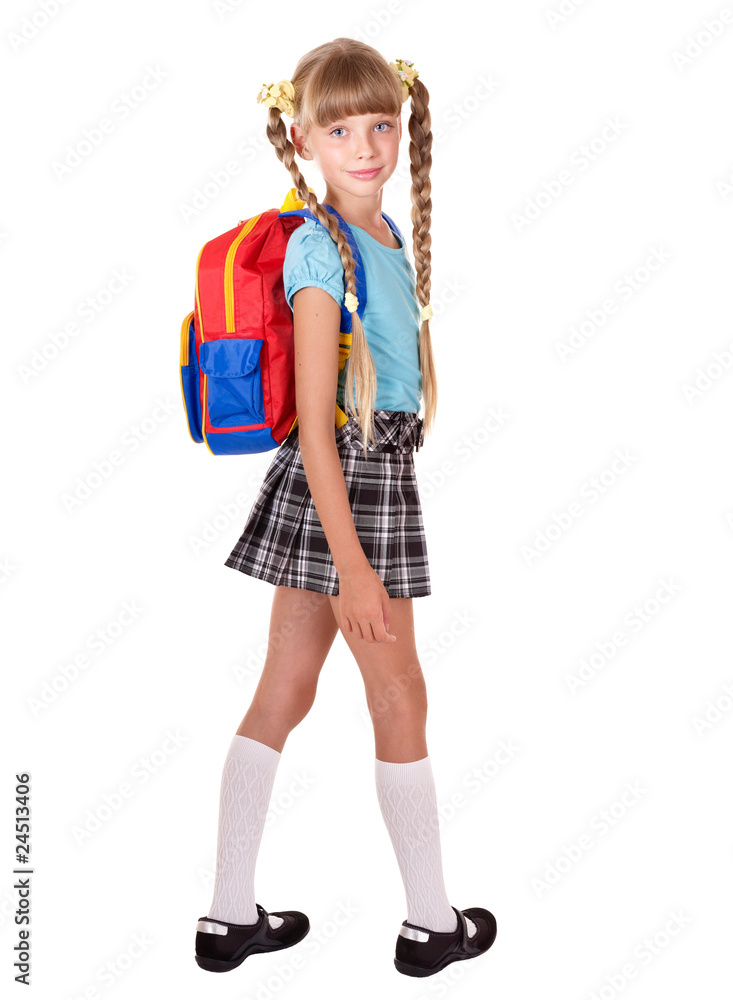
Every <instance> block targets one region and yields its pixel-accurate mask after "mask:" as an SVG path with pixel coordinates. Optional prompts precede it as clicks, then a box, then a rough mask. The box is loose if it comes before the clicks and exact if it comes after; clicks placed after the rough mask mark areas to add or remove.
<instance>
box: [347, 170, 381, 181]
mask: <svg viewBox="0 0 733 1000" xmlns="http://www.w3.org/2000/svg"><path fill="white" fill-rule="evenodd" d="M381 169H382V168H381V167H375V168H374V169H373V170H347V171H346V173H347V174H348V175H349V177H356V179H357V180H359V181H370V180H371V179H372V178H373V177H376V176H377V174H378V173H379V171H380V170H381Z"/></svg>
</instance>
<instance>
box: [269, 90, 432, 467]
mask: <svg viewBox="0 0 733 1000" xmlns="http://www.w3.org/2000/svg"><path fill="white" fill-rule="evenodd" d="M428 121H429V119H428ZM267 138H268V139H269V140H270V142H271V143H272V145H273V146H274V147H275V152H276V154H277V157H278V159H279V160H280V162H281V163H282V164H283V166H284V167H285V168H286V169H287V170H289V171H290V176H291V177H292V179H293V184H294V185H295V190H296V192H297V194H298V197H299V198H300V200H301V201H304V202H305V203H306V205H307V206H308V209H309V210H310V211H311V212H312V213H313V215H315V217H316V218H317V219H318V221H319V222H322V223H323V225H324V226H325V227H326V228H327V229H328V232H329V233H330V235H331V238H332V240H333V241H334V243H335V244H336V247H337V249H338V252H339V256H340V257H341V263H342V265H343V268H344V280H345V282H346V291H347V292H351V294H352V295H356V276H355V271H356V265H355V264H354V257H353V254H352V253H351V247H350V246H349V241H348V240H347V239H346V235H345V234H344V232H343V230H342V229H341V227H340V226H339V224H338V220H337V219H336V217H335V216H334V215H331V213H330V212H327V211H326V209H325V208H324V207H323V205H321V204H320V202H319V201H318V198H317V197H316V196H315V194H314V193H313V192H312V191H310V190H309V188H308V185H307V184H306V182H305V178H304V177H303V175H302V173H301V172H300V169H299V167H298V164H297V162H296V159H295V152H296V151H295V146H294V145H293V144H292V142H291V141H290V140H289V139H288V130H287V128H286V126H285V122H284V121H283V120H282V114H281V113H280V111H279V109H278V108H275V107H273V108H270V109H269V120H268V123H267ZM428 183H429V182H428ZM428 191H429V186H428ZM428 246H429V243H428ZM428 259H429V257H428ZM428 273H429V272H428ZM428 288H429V284H428ZM355 384H356V385H355ZM354 388H356V411H354V409H353V406H352V402H353V401H354V395H355V393H354ZM376 395H377V373H376V369H375V367H374V360H373V358H372V355H371V351H370V350H369V345H368V344H367V340H366V336H365V334H364V327H363V326H362V323H361V319H360V317H359V315H358V313H356V312H353V313H351V349H350V351H349V357H348V360H347V362H346V385H345V392H344V397H345V406H346V409H347V412H348V411H349V410H350V411H351V412H352V413H354V415H355V416H356V419H357V422H358V424H359V426H360V428H361V431H362V437H363V439H364V456H365V457H366V455H367V444H368V443H369V442H373V441H374V420H373V410H374V402H375V399H376Z"/></svg>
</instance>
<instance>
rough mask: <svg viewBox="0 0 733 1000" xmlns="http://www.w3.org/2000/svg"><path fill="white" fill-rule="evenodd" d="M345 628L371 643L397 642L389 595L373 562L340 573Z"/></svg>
mask: <svg viewBox="0 0 733 1000" xmlns="http://www.w3.org/2000/svg"><path fill="white" fill-rule="evenodd" d="M339 614H340V615H341V627H342V628H343V630H344V631H345V632H353V633H355V634H356V635H357V636H359V637H361V638H362V639H365V640H366V641H367V642H395V641H396V639H397V636H396V635H391V634H390V631H389V618H390V612H389V594H388V593H387V590H386V588H385V586H384V584H383V583H382V580H381V578H380V576H379V574H378V573H377V572H376V570H374V569H373V568H372V567H371V566H370V565H369V563H366V565H365V566H363V567H360V568H359V569H356V570H350V571H348V572H344V573H339Z"/></svg>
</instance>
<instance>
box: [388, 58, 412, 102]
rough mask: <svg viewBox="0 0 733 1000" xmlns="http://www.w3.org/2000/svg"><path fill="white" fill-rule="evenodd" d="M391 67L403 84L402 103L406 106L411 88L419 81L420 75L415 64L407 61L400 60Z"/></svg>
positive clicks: (391, 64)
mask: <svg viewBox="0 0 733 1000" xmlns="http://www.w3.org/2000/svg"><path fill="white" fill-rule="evenodd" d="M390 66H391V67H392V69H393V70H394V71H395V73H396V74H397V76H398V77H399V80H400V83H401V84H402V103H403V104H404V103H405V101H406V100H407V98H408V97H409V96H410V87H411V86H412V85H413V83H414V82H415V80H417V78H418V76H419V73H418V71H417V70H416V69H415V64H414V63H411V62H408V61H407V60H406V59H398V60H397V62H393V63H390Z"/></svg>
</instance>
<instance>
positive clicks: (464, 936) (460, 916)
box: [453, 906, 468, 951]
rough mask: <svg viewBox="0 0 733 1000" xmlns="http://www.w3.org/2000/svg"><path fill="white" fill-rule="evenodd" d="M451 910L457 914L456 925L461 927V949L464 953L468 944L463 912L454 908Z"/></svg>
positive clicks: (466, 925)
mask: <svg viewBox="0 0 733 1000" xmlns="http://www.w3.org/2000/svg"><path fill="white" fill-rule="evenodd" d="M453 909H454V910H455V911H456V913H457V914H458V923H459V924H460V925H461V949H462V950H464V951H465V949H466V945H467V944H468V924H467V923H466V918H465V917H464V916H463V911H462V910H459V909H457V908H456V907H455V906H454V907H453Z"/></svg>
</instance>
